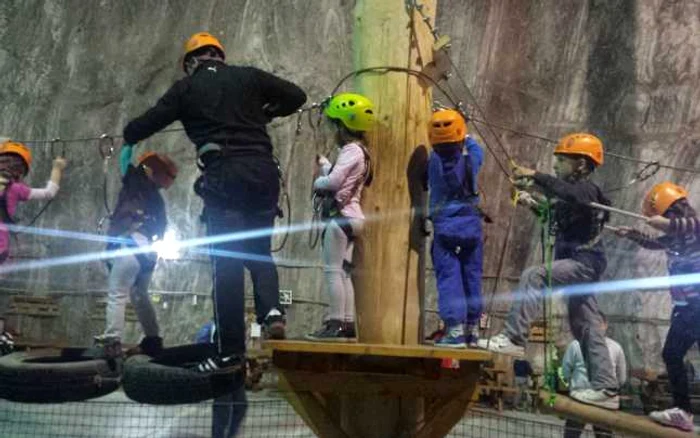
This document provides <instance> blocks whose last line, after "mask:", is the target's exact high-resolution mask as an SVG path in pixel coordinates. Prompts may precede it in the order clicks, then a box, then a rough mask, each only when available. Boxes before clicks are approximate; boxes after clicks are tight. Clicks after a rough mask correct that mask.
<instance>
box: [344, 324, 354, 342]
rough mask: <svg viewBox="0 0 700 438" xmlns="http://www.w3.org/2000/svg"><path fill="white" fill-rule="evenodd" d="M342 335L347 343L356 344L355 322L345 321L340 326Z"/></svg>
mask: <svg viewBox="0 0 700 438" xmlns="http://www.w3.org/2000/svg"><path fill="white" fill-rule="evenodd" d="M342 329H343V335H344V336H345V338H346V339H347V340H348V342H357V333H356V332H355V321H345V322H344V323H343V326H342Z"/></svg>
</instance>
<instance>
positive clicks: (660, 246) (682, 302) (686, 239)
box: [617, 181, 700, 431]
mask: <svg viewBox="0 0 700 438" xmlns="http://www.w3.org/2000/svg"><path fill="white" fill-rule="evenodd" d="M687 197H688V192H687V191H686V190H685V189H684V188H682V187H680V186H678V185H676V184H673V183H671V182H668V181H666V182H662V183H660V184H657V185H655V186H654V187H653V188H652V189H651V190H650V191H649V193H648V194H647V195H646V197H645V199H644V202H643V205H642V212H643V213H644V215H645V216H648V217H649V221H648V224H649V225H651V226H652V227H654V228H656V229H658V230H661V231H664V232H665V233H666V234H664V235H663V236H661V237H652V236H650V235H648V234H645V233H643V232H641V231H638V230H636V229H633V228H629V227H620V228H619V229H618V230H617V234H618V235H620V236H622V237H626V238H628V239H630V240H632V241H634V242H636V243H638V244H639V245H641V246H642V247H644V248H647V249H651V250H663V251H666V256H667V259H668V273H669V275H671V276H677V275H686V274H697V273H700V220H698V217H697V214H696V212H695V210H694V209H693V207H691V206H690V204H689V203H688V199H687ZM687 283H689V284H678V285H673V286H671V299H672V300H673V311H672V313H671V327H670V329H669V331H668V334H667V335H666V342H665V343H664V349H663V352H662V356H663V359H664V362H665V363H666V370H667V371H668V380H669V383H670V386H671V392H672V394H673V404H674V407H673V408H671V409H666V410H663V411H654V412H652V413H650V414H649V416H650V417H651V418H652V419H653V420H654V421H656V422H658V423H661V424H665V425H667V426H672V427H675V428H678V429H681V430H686V431H691V430H693V414H692V406H691V403H690V396H689V385H688V376H687V373H686V371H685V366H684V364H683V359H684V358H685V355H686V354H687V353H688V350H690V348H691V347H693V346H694V345H695V344H697V343H698V342H700V324H699V323H698V321H700V285H699V284H698V282H697V281H694V282H687Z"/></svg>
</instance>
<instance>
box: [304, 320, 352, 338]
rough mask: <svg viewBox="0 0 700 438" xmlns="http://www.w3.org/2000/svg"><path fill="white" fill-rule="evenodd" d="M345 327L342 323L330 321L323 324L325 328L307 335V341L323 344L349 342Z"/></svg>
mask: <svg viewBox="0 0 700 438" xmlns="http://www.w3.org/2000/svg"><path fill="white" fill-rule="evenodd" d="M343 325H344V324H343V322H342V321H338V320H337V319H330V320H328V321H326V322H325V323H323V327H321V328H320V329H318V330H316V331H315V332H313V333H309V334H308V335H306V339H308V340H310V341H323V342H348V338H347V337H346V336H345V330H343Z"/></svg>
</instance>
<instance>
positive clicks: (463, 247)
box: [428, 109, 484, 348]
mask: <svg viewBox="0 0 700 438" xmlns="http://www.w3.org/2000/svg"><path fill="white" fill-rule="evenodd" d="M428 132H429V136H430V143H431V144H432V147H433V151H432V153H431V154H430V158H429V159H428V190H429V193H430V216H429V221H431V222H432V227H430V228H433V232H434V238H433V245H432V250H431V254H432V258H433V267H434V268H435V277H436V281H437V290H438V307H439V311H440V318H441V319H442V320H443V321H444V322H445V326H446V329H445V336H444V337H442V338H441V339H440V340H438V341H437V342H435V346H436V347H452V348H464V347H466V346H467V345H469V346H470V347H476V345H477V340H478V338H479V319H480V318H481V308H482V301H481V274H482V265H483V238H482V226H481V219H482V218H481V214H480V212H479V210H478V203H479V192H478V190H477V186H476V181H477V176H478V174H479V169H480V168H481V164H482V163H483V160H484V152H483V150H482V149H481V146H479V144H478V143H477V142H476V140H474V139H473V138H471V137H469V136H468V135H467V134H468V132H467V124H466V122H465V120H464V117H462V115H461V114H460V113H459V112H457V111H455V110H452V109H442V110H439V111H436V112H434V113H433V115H432V117H431V120H430V125H429V128H428Z"/></svg>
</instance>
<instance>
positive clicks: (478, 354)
mask: <svg viewBox="0 0 700 438" xmlns="http://www.w3.org/2000/svg"><path fill="white" fill-rule="evenodd" d="M263 349H270V350H274V351H285V352H293V353H319V354H324V353H325V354H347V355H359V356H386V357H406V358H416V359H455V360H459V361H476V362H486V361H489V360H491V358H492V353H491V352H489V351H486V350H477V349H460V348H440V347H433V346H430V345H382V344H360V343H339V342H310V341H266V342H263Z"/></svg>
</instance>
